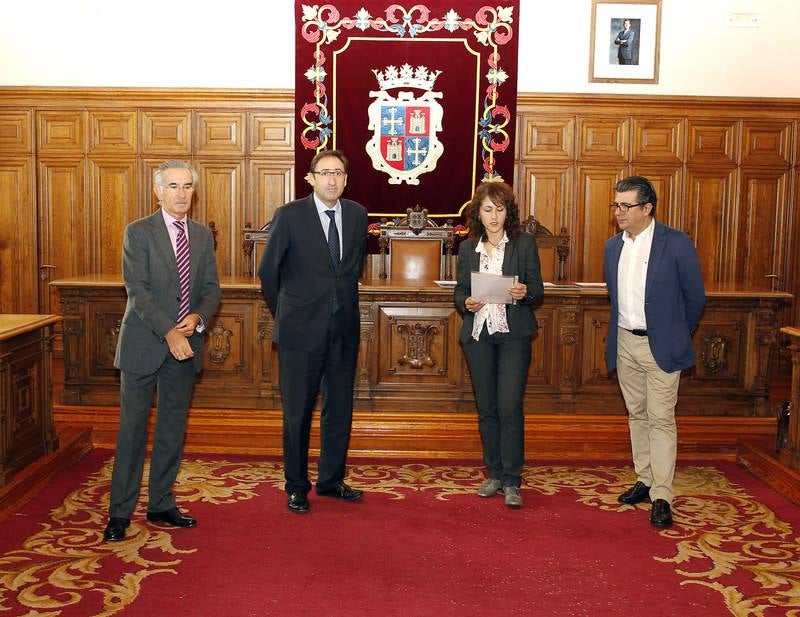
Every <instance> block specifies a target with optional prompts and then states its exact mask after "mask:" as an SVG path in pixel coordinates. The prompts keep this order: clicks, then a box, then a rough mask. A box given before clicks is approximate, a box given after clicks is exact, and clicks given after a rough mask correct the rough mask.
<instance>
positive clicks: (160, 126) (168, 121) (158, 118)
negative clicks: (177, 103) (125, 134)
mask: <svg viewBox="0 0 800 617" xmlns="http://www.w3.org/2000/svg"><path fill="white" fill-rule="evenodd" d="M191 126H192V112H191V111H188V110H184V111H158V110H153V109H147V110H143V111H142V112H141V127H142V154H144V155H162V156H163V157H164V158H170V157H172V158H182V157H188V156H189V154H190V153H191V151H192V130H191Z"/></svg>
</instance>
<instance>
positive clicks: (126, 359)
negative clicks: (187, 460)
mask: <svg viewBox="0 0 800 617" xmlns="http://www.w3.org/2000/svg"><path fill="white" fill-rule="evenodd" d="M196 186H197V172H196V171H195V170H194V169H193V168H192V166H191V165H190V164H189V163H186V162H184V161H165V162H164V163H162V164H161V166H160V167H159V168H158V170H157V171H156V173H155V179H154V186H153V190H154V192H155V195H156V197H157V198H158V202H159V205H160V206H161V208H160V209H159V210H158V211H157V212H156V213H154V214H152V215H150V216H147V217H145V218H142V219H139V220H138V221H135V222H133V223H131V224H130V225H128V226H127V227H126V228H125V237H124V240H123V244H122V274H123V278H124V281H125V289H126V290H127V292H128V304H127V306H126V308H125V315H124V316H123V318H122V324H121V326H120V331H119V342H118V344H117V353H116V357H115V359H114V366H116V367H117V368H118V369H120V419H119V433H118V435H117V451H116V455H115V458H114V471H113V473H112V476H111V499H110V503H109V508H108V513H109V517H110V520H109V522H108V525H107V526H106V529H105V532H104V534H103V537H104V539H105V540H106V541H107V542H115V541H118V540H122V539H123V538H124V537H125V530H126V529H127V527H128V526H129V525H130V519H131V514H132V513H133V511H134V508H135V507H136V501H137V500H138V498H139V488H140V484H141V480H142V470H143V467H144V455H145V448H146V444H147V423H148V419H149V416H150V404H151V401H152V398H153V389H154V388H156V389H157V390H158V417H157V420H156V429H155V434H154V436H153V452H152V456H151V460H150V480H149V494H148V506H147V520H148V521H151V522H155V523H162V524H166V525H172V526H175V527H194V526H195V525H196V524H197V521H196V520H195V519H193V518H190V517H188V516H184V515H183V514H181V512H180V510H178V508H177V506H176V504H175V496H174V495H173V493H172V487H173V484H174V483H175V478H176V476H177V474H178V468H179V466H180V460H181V454H182V452H183V438H184V434H185V432H186V416H187V414H188V409H189V402H190V400H191V397H192V388H193V386H194V379H195V373H197V372H200V370H201V369H202V367H203V334H202V333H203V331H204V329H205V326H206V325H207V324H208V322H209V320H210V319H211V318H212V317H213V316H214V313H215V312H216V311H217V307H218V306H219V301H220V288H219V280H218V278H217V262H216V256H215V255H214V239H213V236H212V234H211V232H210V231H209V229H208V228H206V227H205V226H203V225H201V224H199V223H196V222H195V221H192V220H191V219H189V218H188V216H187V214H188V212H189V210H190V208H191V206H192V196H193V194H194V189H195V187H196Z"/></svg>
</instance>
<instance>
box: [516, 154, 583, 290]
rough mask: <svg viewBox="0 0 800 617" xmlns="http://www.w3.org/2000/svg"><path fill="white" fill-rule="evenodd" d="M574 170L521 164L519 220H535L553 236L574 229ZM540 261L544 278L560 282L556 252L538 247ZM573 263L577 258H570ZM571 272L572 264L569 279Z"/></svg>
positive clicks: (555, 165) (561, 166) (569, 167)
mask: <svg viewBox="0 0 800 617" xmlns="http://www.w3.org/2000/svg"><path fill="white" fill-rule="evenodd" d="M573 181H574V173H573V167H572V165H571V164H569V163H560V164H546V163H533V164H527V163H526V164H522V165H521V166H520V171H519V174H518V176H517V186H516V189H517V191H518V194H517V201H518V202H519V206H520V218H521V219H525V218H526V217H527V216H528V215H529V214H532V215H533V216H535V217H536V220H537V221H539V222H540V223H541V224H542V225H544V226H545V227H547V229H549V230H550V231H551V232H553V233H554V234H558V233H560V231H561V227H562V226H564V227H566V228H567V232H570V233H571V230H572V229H574V227H575V221H574V220H573V205H572V204H573V202H574V199H575V198H574V195H573V191H572V189H573ZM539 258H540V260H541V262H542V276H543V277H544V280H545V281H551V282H552V281H555V280H557V279H558V257H557V255H556V252H555V249H543V248H541V247H539ZM570 258H571V259H574V255H570ZM571 272H572V269H571V268H569V262H568V267H567V272H566V277H567V279H569V278H570V273H571Z"/></svg>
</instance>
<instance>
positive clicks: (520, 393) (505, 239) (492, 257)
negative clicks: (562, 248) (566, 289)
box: [455, 182, 544, 508]
mask: <svg viewBox="0 0 800 617" xmlns="http://www.w3.org/2000/svg"><path fill="white" fill-rule="evenodd" d="M468 212H469V214H468V217H469V229H470V237H469V238H468V239H467V240H465V241H464V242H462V243H461V247H460V249H459V251H458V277H457V278H458V280H457V283H456V289H455V304H456V308H457V309H458V310H459V311H460V312H461V314H462V315H463V317H464V322H463V324H462V326H461V334H460V340H461V344H462V346H463V348H464V354H465V356H466V358H467V364H468V365H469V370H470V374H471V375H472V385H473V388H474V391H475V402H476V404H477V407H478V424H479V427H480V432H481V440H482V442H483V460H484V463H485V464H486V469H487V474H488V478H487V479H486V480H485V481H484V482H483V483H482V484H481V486H480V487H479V488H478V495H479V496H481V497H492V496H494V495H496V494H497V493H500V492H502V493H503V494H504V496H505V504H506V505H507V506H509V507H512V508H519V507H520V506H521V505H522V497H521V496H520V492H519V488H520V483H521V476H522V465H523V463H524V460H525V438H524V424H525V421H524V417H523V409H522V405H523V399H524V395H525V383H526V381H527V377H528V367H529V366H530V362H531V336H533V334H534V333H535V332H536V329H537V327H538V326H537V323H536V317H535V316H534V314H533V309H532V307H531V305H533V304H537V303H539V302H541V301H542V299H543V298H544V286H543V285H542V275H541V272H540V265H539V253H538V251H537V250H536V241H535V240H534V239H533V236H531V235H530V234H527V233H524V232H522V231H521V230H520V222H519V207H518V206H517V203H516V200H515V199H514V193H513V191H512V190H511V187H510V186H508V185H507V184H505V183H504V182H487V183H484V184H481V186H479V187H478V189H477V190H476V191H475V194H474V195H473V197H472V203H471V204H470V207H469V208H468ZM472 272H489V273H494V274H503V275H506V276H513V275H516V276H517V282H516V283H515V284H513V285H512V286H511V287H510V288H509V290H508V293H509V294H510V295H511V297H512V298H513V299H514V303H513V304H490V303H485V302H483V301H482V300H481V299H480V298H475V297H473V296H472V295H471V293H472V289H471V281H470V279H471V273H472Z"/></svg>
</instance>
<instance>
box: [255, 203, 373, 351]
mask: <svg viewBox="0 0 800 617" xmlns="http://www.w3.org/2000/svg"><path fill="white" fill-rule="evenodd" d="M339 201H340V203H341V205H342V259H341V261H340V263H339V266H338V267H337V268H334V267H333V265H332V264H331V259H330V254H329V253H328V241H327V239H326V238H325V233H324V232H323V230H322V225H321V224H320V219H319V213H318V212H317V206H316V205H315V203H314V195H313V193H312V194H311V195H309V196H308V197H306V198H304V199H298V200H297V201H292V202H290V203H288V204H286V205H284V206H282V207H280V208H278V210H277V211H276V212H275V216H274V217H273V219H272V226H271V229H270V235H269V240H268V241H267V247H266V249H265V250H264V255H263V256H262V258H261V265H260V267H259V269H258V276H259V278H260V279H261V291H262V293H263V294H264V299H265V300H266V301H267V304H268V305H269V307H270V310H271V311H272V315H273V316H274V318H275V327H274V329H273V331H272V340H273V341H274V342H275V343H276V344H278V345H280V346H281V347H285V348H287V349H297V350H301V351H313V350H315V349H317V348H319V347H320V346H321V345H322V344H324V342H325V334H326V332H327V330H328V322H329V321H330V319H331V306H332V304H333V295H334V294H335V295H336V303H337V305H338V306H339V307H340V308H339V311H337V314H336V316H337V318H338V319H339V320H340V324H341V327H342V336H343V340H344V341H345V343H346V344H352V345H358V340H359V334H360V319H359V311H358V279H359V277H360V276H361V270H362V267H363V264H364V255H365V252H366V246H367V210H366V208H364V206H362V205H361V204H358V203H356V202H354V201H350V200H349V199H340V200H339Z"/></svg>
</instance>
